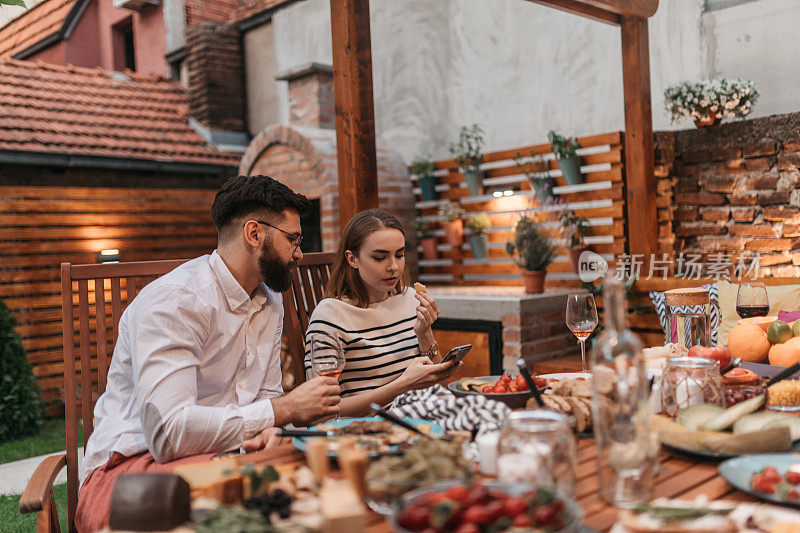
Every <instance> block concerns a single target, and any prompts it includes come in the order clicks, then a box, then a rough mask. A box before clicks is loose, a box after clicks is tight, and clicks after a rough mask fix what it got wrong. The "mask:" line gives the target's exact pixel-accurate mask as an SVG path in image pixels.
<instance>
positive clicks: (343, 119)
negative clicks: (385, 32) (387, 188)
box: [331, 0, 378, 228]
mask: <svg viewBox="0 0 800 533" xmlns="http://www.w3.org/2000/svg"><path fill="white" fill-rule="evenodd" d="M331 37H332V40H333V98H334V104H335V106H336V158H337V162H338V169H339V220H340V223H341V225H340V227H341V228H344V226H345V224H347V221H348V220H350V218H351V217H352V216H353V215H355V214H356V213H358V212H359V211H362V210H364V209H369V208H372V207H378V164H377V157H376V151H375V106H374V104H373V99H372V49H371V44H370V31H369V0H331Z"/></svg>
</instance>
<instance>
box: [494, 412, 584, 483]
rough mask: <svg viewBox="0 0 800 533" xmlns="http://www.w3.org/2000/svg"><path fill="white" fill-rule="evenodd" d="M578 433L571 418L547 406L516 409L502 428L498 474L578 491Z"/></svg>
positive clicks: (500, 476) (498, 454)
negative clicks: (576, 488) (574, 429)
mask: <svg viewBox="0 0 800 533" xmlns="http://www.w3.org/2000/svg"><path fill="white" fill-rule="evenodd" d="M576 450H577V445H576V443H575V434H574V433H573V432H572V429H571V428H570V423H569V418H568V417H567V416H566V415H564V414H562V413H556V412H554V411H549V410H547V409H531V410H527V411H513V412H511V414H509V415H508V418H507V419H506V423H505V426H503V428H502V429H501V431H500V436H499V439H498V445H497V475H498V477H499V479H502V480H503V481H510V482H521V483H527V484H530V485H532V486H534V487H553V488H555V489H557V490H558V492H559V493H561V494H563V495H565V496H572V494H573V493H574V492H575V469H576V465H577V451H576Z"/></svg>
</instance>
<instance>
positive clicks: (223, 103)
mask: <svg viewBox="0 0 800 533" xmlns="http://www.w3.org/2000/svg"><path fill="white" fill-rule="evenodd" d="M186 49H187V51H188V55H187V57H186V65H187V70H188V80H189V83H188V92H189V107H190V112H191V115H192V116H193V117H194V118H195V119H197V120H198V121H200V122H201V123H202V124H203V125H205V126H206V127H209V128H211V129H214V130H227V131H247V128H246V119H245V116H246V99H245V89H244V77H243V72H244V67H243V64H242V57H243V53H242V49H241V41H240V38H239V32H238V30H237V29H236V27H235V26H234V25H230V26H225V25H222V24H217V23H212V22H204V23H201V24H197V25H195V26H192V27H190V28H189V29H188V30H187V32H186Z"/></svg>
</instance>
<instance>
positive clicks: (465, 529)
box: [456, 522, 481, 533]
mask: <svg viewBox="0 0 800 533" xmlns="http://www.w3.org/2000/svg"><path fill="white" fill-rule="evenodd" d="M480 531H481V530H480V529H478V526H476V525H475V524H473V523H471V522H464V523H463V524H461V525H460V526H458V529H456V533H480Z"/></svg>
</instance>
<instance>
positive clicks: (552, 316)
mask: <svg viewBox="0 0 800 533" xmlns="http://www.w3.org/2000/svg"><path fill="white" fill-rule="evenodd" d="M566 301H567V292H563V293H548V294H546V295H536V296H527V297H523V298H522V300H521V301H520V312H519V314H512V315H504V316H503V318H502V325H503V369H504V370H506V371H508V372H512V373H514V374H516V373H517V372H518V371H517V370H516V369H517V359H519V358H520V357H522V358H523V359H525V362H526V363H528V364H529V365H530V364H533V363H537V362H540V361H547V360H550V359H557V358H559V357H564V356H566V355H571V354H574V353H575V352H576V349H577V344H576V342H577V340H576V338H575V335H573V334H572V332H571V331H570V330H569V329H568V328H567V326H566V324H565V322H564V308H565V306H566ZM587 357H588V355H587Z"/></svg>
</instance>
